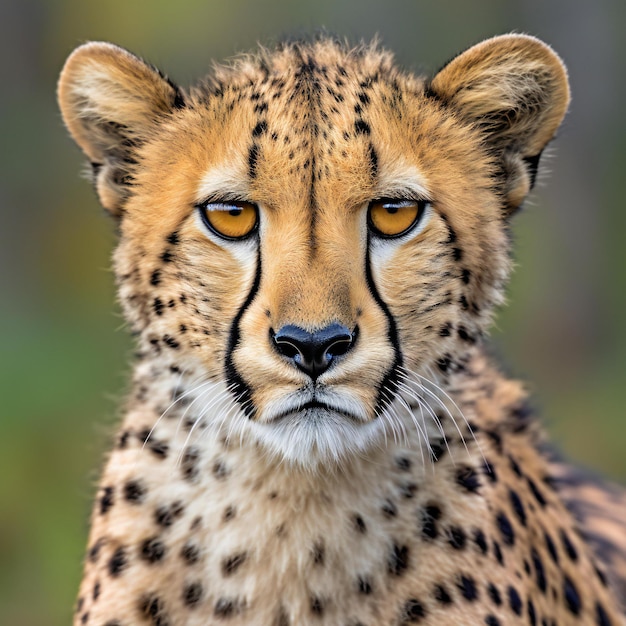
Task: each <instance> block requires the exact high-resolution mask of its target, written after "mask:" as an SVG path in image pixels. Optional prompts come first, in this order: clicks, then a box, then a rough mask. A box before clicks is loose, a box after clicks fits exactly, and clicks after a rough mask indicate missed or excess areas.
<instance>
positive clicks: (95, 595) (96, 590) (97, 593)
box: [93, 581, 102, 602]
mask: <svg viewBox="0 0 626 626" xmlns="http://www.w3.org/2000/svg"><path fill="white" fill-rule="evenodd" d="M101 590H102V587H101V585H100V582H99V581H96V583H95V584H94V586H93V600H94V602H95V601H96V600H97V599H98V598H99V597H100V591H101Z"/></svg>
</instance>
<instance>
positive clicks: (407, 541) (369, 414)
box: [58, 34, 626, 626]
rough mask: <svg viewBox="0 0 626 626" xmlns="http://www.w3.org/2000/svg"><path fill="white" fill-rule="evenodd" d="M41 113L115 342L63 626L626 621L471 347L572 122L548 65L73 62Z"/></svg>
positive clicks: (510, 389)
mask: <svg viewBox="0 0 626 626" xmlns="http://www.w3.org/2000/svg"><path fill="white" fill-rule="evenodd" d="M58 94H59V101H60V107H61V111H62V115H63V119H64V121H65V124H66V125H67V128H68V129H69V132H70V134H71V136H72V137H73V139H74V140H75V141H76V143H77V144H78V146H79V147H80V148H81V149H82V150H83V152H84V153H85V155H86V156H87V158H88V160H89V162H90V164H91V172H90V173H91V177H92V180H93V184H94V186H95V189H96V192H97V195H98V197H99V199H100V202H101V204H102V205H103V206H104V208H105V209H106V210H107V211H108V212H109V213H110V214H111V215H112V217H113V219H114V221H115V223H116V225H117V229H118V232H119V243H118V245H117V248H116V251H115V253H114V270H115V277H116V280H117V286H118V290H119V298H120V302H121V305H122V307H123V310H124V314H125V317H126V320H127V321H128V324H129V326H130V329H131V330H132V333H133V334H134V335H135V337H136V345H137V351H136V355H135V358H134V374H133V380H132V388H131V391H130V392H129V395H128V399H127V402H126V405H125V409H124V411H125V414H124V417H123V420H122V424H121V427H120V429H119V431H118V432H117V434H116V438H115V443H114V446H113V449H112V451H111V453H110V456H109V458H108V461H107V462H106V466H105V468H104V471H103V473H102V479H101V482H100V484H99V487H98V491H97V495H96V499H95V505H94V508H93V514H92V519H91V532H90V537H89V543H88V548H87V554H86V557H85V566H84V577H83V580H82V583H81V585H80V591H79V597H78V602H77V606H76V613H75V618H74V623H75V624H83V625H84V624H89V625H94V626H130V625H139V626H140V625H143V624H145V625H150V624H152V625H155V626H175V625H188V626H199V625H203V626H204V625H209V624H229V625H232V626H236V625H243V624H247V625H258V626H308V625H310V626H317V625H322V624H326V625H328V626H387V625H403V624H423V625H435V624H437V625H441V624H448V625H458V624H462V625H479V624H480V625H485V624H486V625H487V626H498V625H505V624H506V625H514V624H525V625H530V626H556V625H558V626H567V625H575V624H580V625H589V626H591V625H596V626H609V625H613V626H617V625H618V624H625V623H626V620H625V614H626V613H625V610H626V605H625V601H626V533H625V529H626V496H625V494H624V492H623V491H621V490H620V489H619V488H618V487H616V486H612V485H603V484H600V483H598V482H594V481H591V480H589V479H588V478H586V477H585V476H584V475H583V474H582V473H580V472H579V471H577V470H575V469H574V468H573V467H571V466H569V465H568V464H567V463H565V462H563V461H561V460H560V459H559V458H558V457H557V456H556V454H555V453H554V452H553V451H552V449H551V448H550V446H549V443H548V442H547V441H546V436H545V434H544V432H543V430H542V428H541V426H540V424H539V423H538V421H537V419H536V417H535V414H534V411H533V409H532V405H531V404H530V403H529V400H528V393H527V392H526V390H525V388H524V386H523V385H522V384H521V383H520V382H518V381H516V380H511V379H509V378H507V377H505V376H504V375H503V374H502V373H501V372H500V370H499V369H498V367H497V365H496V364H495V363H494V362H493V361H492V359H491V357H490V356H489V353H488V346H487V341H486V339H485V337H486V335H487V331H488V328H489V325H490V322H491V320H492V316H493V314H494V310H495V309H496V308H497V307H498V306H499V305H500V304H501V303H502V302H503V298H504V296H503V294H504V289H505V285H506V282H507V278H508V275H509V272H510V269H511V260H510V241H509V229H510V224H511V219H512V216H513V215H514V214H515V213H516V211H517V210H518V209H519V208H520V206H521V205H522V203H523V201H524V199H525V197H526V196H527V194H528V193H529V191H530V190H531V189H532V187H533V184H534V182H535V178H536V175H537V170H538V167H539V162H540V157H541V154H542V152H543V151H544V148H545V147H546V145H547V144H548V143H549V142H550V141H551V140H552V138H553V137H554V135H555V133H556V131H557V129H558V128H559V126H560V124H561V121H562V119H563V117H564V115H565V113H566V110H567V108H568V104H569V87H568V81H567V74H566V70H565V67H564V66H563V63H562V62H561V60H560V59H559V57H558V56H557V55H556V54H555V52H554V51H552V49H551V48H550V47H549V46H547V45H546V44H544V43H543V42H541V41H539V40H538V39H535V38H534V37H531V36H526V35H518V34H512V35H503V36H499V37H494V38H492V39H488V40H486V41H483V42H482V43H479V44H477V45H475V46H473V47H471V48H470V49H468V50H466V51H465V52H463V53H461V54H459V55H458V56H456V57H454V58H453V59H452V60H451V61H449V62H448V63H447V64H446V65H444V66H443V68H442V69H441V70H439V71H438V72H437V73H436V74H434V76H433V77H431V78H420V77H415V76H413V75H410V74H408V73H405V72H404V71H403V70H401V69H399V68H398V67H397V66H396V65H395V63H394V61H393V58H392V55H391V54H390V53H389V52H387V51H385V50H384V49H382V48H381V47H380V45H379V44H377V43H372V44H361V45H359V46H357V47H350V46H349V45H347V44H346V43H345V42H341V41H337V40H335V39H333V38H330V37H327V36H322V37H319V38H317V39H312V40H310V41H290V42H286V43H283V44H280V45H278V46H276V47H275V48H274V49H260V50H259V51H258V52H256V53H254V54H249V55H245V56H241V57H239V58H237V59H235V60H234V61H232V62H231V63H230V64H226V65H218V66H216V67H215V68H214V70H213V71H212V73H211V75H210V76H209V77H208V78H206V79H205V80H204V81H203V82H201V83H199V84H197V85H196V86H194V87H192V88H190V89H182V88H180V87H178V86H177V85H176V84H175V83H174V82H172V81H171V80H170V79H169V78H167V77H166V76H165V75H164V74H162V73H160V72H159V71H158V70H157V69H155V68H154V67H152V66H151V65H148V64H147V63H145V62H144V61H143V60H141V59H140V58H138V57H136V56H134V55H132V54H131V53H129V52H127V51H125V50H123V49H121V48H119V47H117V46H115V45H112V44H108V43H87V44H85V45H82V46H80V47H79V48H77V49H76V50H75V51H74V52H73V53H72V54H71V56H70V57H69V59H68V60H67V62H66V65H65V67H64V69H63V71H62V74H61V78H60V82H59V88H58Z"/></svg>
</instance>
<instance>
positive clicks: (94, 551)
mask: <svg viewBox="0 0 626 626" xmlns="http://www.w3.org/2000/svg"><path fill="white" fill-rule="evenodd" d="M103 544H104V540H103V539H98V541H96V542H95V543H94V544H93V545H92V546H91V548H89V551H88V553H87V557H88V558H89V560H90V561H91V562H92V563H96V562H97V560H98V557H99V556H100V549H101V548H102V546H103ZM79 600H80V598H79Z"/></svg>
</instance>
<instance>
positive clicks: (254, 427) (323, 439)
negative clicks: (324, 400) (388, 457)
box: [248, 408, 384, 468]
mask: <svg viewBox="0 0 626 626" xmlns="http://www.w3.org/2000/svg"><path fill="white" fill-rule="evenodd" d="M248 426H249V433H250V435H251V436H252V438H253V439H254V440H256V441H258V442H259V443H260V444H261V445H262V446H263V447H264V448H265V449H266V450H267V451H268V452H269V454H270V455H272V456H273V457H277V458H279V459H282V460H284V461H285V462H287V463H290V464H294V465H300V466H302V467H310V468H314V467H315V466H317V465H319V464H322V465H324V464H336V463H340V462H341V461H343V460H345V459H346V458H348V457H350V456H353V455H355V454H361V453H363V452H365V451H366V450H367V449H369V448H371V447H372V446H373V445H376V444H377V443H379V442H380V441H381V440H382V438H383V437H384V432H383V431H384V427H383V425H382V424H381V421H380V420H378V419H376V420H374V421H372V422H368V423H366V424H363V423H359V422H356V421H354V420H351V419H350V418H348V417H346V416H345V415H341V414H340V413H336V412H335V411H332V410H329V409H322V408H312V409H305V410H304V411H299V412H294V413H290V414H288V415H285V416H283V417H282V418H280V419H279V420H275V421H273V422H270V423H259V422H254V421H250V422H248Z"/></svg>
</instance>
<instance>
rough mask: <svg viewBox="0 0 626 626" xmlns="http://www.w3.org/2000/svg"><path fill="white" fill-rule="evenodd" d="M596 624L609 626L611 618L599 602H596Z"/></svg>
mask: <svg viewBox="0 0 626 626" xmlns="http://www.w3.org/2000/svg"><path fill="white" fill-rule="evenodd" d="M596 624H597V625H598V626H611V624H612V622H611V618H610V617H609V616H608V614H607V612H606V611H605V610H604V607H603V606H602V605H601V604H600V603H599V602H596Z"/></svg>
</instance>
